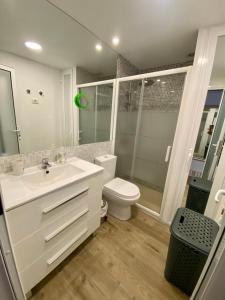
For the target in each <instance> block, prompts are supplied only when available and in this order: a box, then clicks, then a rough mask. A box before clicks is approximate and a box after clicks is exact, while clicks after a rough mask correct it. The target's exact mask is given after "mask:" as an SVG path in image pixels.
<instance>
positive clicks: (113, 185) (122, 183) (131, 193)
mask: <svg viewBox="0 0 225 300" xmlns="http://www.w3.org/2000/svg"><path fill="white" fill-rule="evenodd" d="M104 191H105V192H107V193H109V194H113V195H115V196H118V197H120V198H123V199H127V200H129V199H132V198H136V197H138V196H139V195H140V191H139V188H138V187H137V186H136V185H135V184H133V183H131V182H129V181H126V180H123V179H121V178H118V177H117V178H114V179H113V180H111V181H110V182H108V183H106V184H105V185H104Z"/></svg>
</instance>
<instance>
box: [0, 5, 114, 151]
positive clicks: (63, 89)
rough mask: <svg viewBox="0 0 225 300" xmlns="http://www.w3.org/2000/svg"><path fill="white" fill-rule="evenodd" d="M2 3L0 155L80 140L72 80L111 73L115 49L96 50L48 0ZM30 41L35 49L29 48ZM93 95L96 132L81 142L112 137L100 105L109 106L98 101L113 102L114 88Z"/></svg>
mask: <svg viewBox="0 0 225 300" xmlns="http://www.w3.org/2000/svg"><path fill="white" fill-rule="evenodd" d="M0 5H1V11H0V84H1V90H0V102H1V111H0V156H2V155H10V154H16V153H19V152H20V153H27V152H32V151H39V150H44V149H52V148H55V147H60V146H73V145H78V144H79V140H78V139H79V134H78V132H79V131H82V130H83V129H81V130H80V129H79V128H78V126H77V125H79V121H78V115H79V112H78V108H77V107H75V105H74V103H73V98H74V96H75V91H76V83H79V84H80V83H85V82H90V81H98V80H106V79H109V78H114V77H115V72H116V55H117V54H116V52H114V50H112V49H111V48H109V47H108V46H107V45H105V44H104V45H103V49H102V51H101V52H98V51H96V49H95V45H96V44H97V43H98V42H99V41H98V39H97V38H96V37H95V36H94V35H92V34H91V33H90V32H89V31H87V30H86V29H85V28H83V27H82V26H81V25H80V24H79V23H77V22H76V21H75V20H74V19H73V18H71V17H70V16H68V15H66V14H65V13H64V12H63V11H61V10H60V9H58V8H57V7H56V6H54V5H52V4H51V3H50V2H48V1H45V0H40V1H36V0H21V1H16V0H11V1H6V0H0ZM24 7H26V10H25V9H24ZM21 20H23V22H21ZM28 41H32V42H36V43H38V44H39V49H37V46H38V45H33V44H31V46H35V47H36V49H30V48H27V47H26V46H25V43H26V42H28ZM6 66H7V67H6ZM98 88H99V91H101V88H100V87H98ZM96 99H97V100H96ZM96 99H94V101H95V102H96V101H97V102H96V103H95V102H93V103H91V104H90V105H95V106H96V107H97V109H95V110H93V111H94V114H95V118H97V115H98V119H96V120H95V124H97V127H93V128H94V130H95V136H91V137H90V139H89V138H88V136H86V137H85V138H83V139H81V141H80V143H82V144H83V143H91V142H96V141H102V140H109V139H110V134H109V133H110V122H108V123H107V124H106V122H105V121H104V120H102V121H100V120H101V119H102V118H101V117H100V116H101V112H102V111H103V110H102V107H103V106H104V105H105V106H107V107H108V108H107V115H110V116H111V106H109V104H104V105H103V104H102V102H103V101H106V102H107V101H111V104H112V94H111V99H110V100H109V97H108V96H107V97H106V98H105V99H104V98H103V97H102V96H100V95H98V98H96ZM107 103H108V102H107ZM99 105H100V106H101V107H100V108H99ZM89 109H90V108H89ZM96 111H98V114H97V113H96ZM83 113H84V112H82V113H81V112H80V114H83ZM102 114H103V113H102ZM103 115H104V116H106V114H103ZM6 116H7V117H6ZM81 120H82V117H81ZM107 121H110V118H109V119H108V120H107ZM100 122H102V124H100ZM80 125H81V126H83V124H81V123H80ZM101 126H104V127H105V131H104V132H103V131H101Z"/></svg>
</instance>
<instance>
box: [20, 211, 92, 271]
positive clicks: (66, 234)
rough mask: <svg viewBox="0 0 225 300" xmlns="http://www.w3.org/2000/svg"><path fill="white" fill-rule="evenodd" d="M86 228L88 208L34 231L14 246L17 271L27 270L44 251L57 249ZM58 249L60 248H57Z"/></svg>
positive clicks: (72, 212)
mask: <svg viewBox="0 0 225 300" xmlns="http://www.w3.org/2000/svg"><path fill="white" fill-rule="evenodd" d="M87 228H88V207H87V206H86V208H82V209H74V210H72V211H71V212H69V213H67V214H66V215H64V216H61V217H60V218H58V219H57V220H56V221H55V222H53V223H51V224H49V225H48V226H46V227H44V228H42V229H40V230H38V231H36V232H35V233H34V234H33V235H32V236H28V237H27V238H25V239H23V240H21V241H20V242H19V243H17V244H16V245H14V254H15V258H16V263H17V268H18V270H19V271H22V270H23V269H25V268H27V266H29V265H31V264H32V263H33V262H34V261H35V260H37V259H38V258H39V257H40V256H42V255H43V254H44V253H45V252H46V251H48V250H50V249H51V248H53V247H54V248H57V245H58V244H59V245H60V242H61V241H62V240H65V239H70V236H71V234H72V235H73V234H75V233H76V232H77V231H82V230H84V229H87ZM58 247H60V246H58Z"/></svg>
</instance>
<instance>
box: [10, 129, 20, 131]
mask: <svg viewBox="0 0 225 300" xmlns="http://www.w3.org/2000/svg"><path fill="white" fill-rule="evenodd" d="M11 131H12V132H20V129H13V130H11Z"/></svg>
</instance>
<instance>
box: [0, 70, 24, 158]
mask: <svg viewBox="0 0 225 300" xmlns="http://www.w3.org/2000/svg"><path fill="white" fill-rule="evenodd" d="M19 137H20V131H19V129H18V128H17V125H16V116H15V108H14V99H13V91H12V81H11V73H10V72H9V71H6V70H3V69H0V156H1V155H10V154H17V153H19V140H18V139H19Z"/></svg>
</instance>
